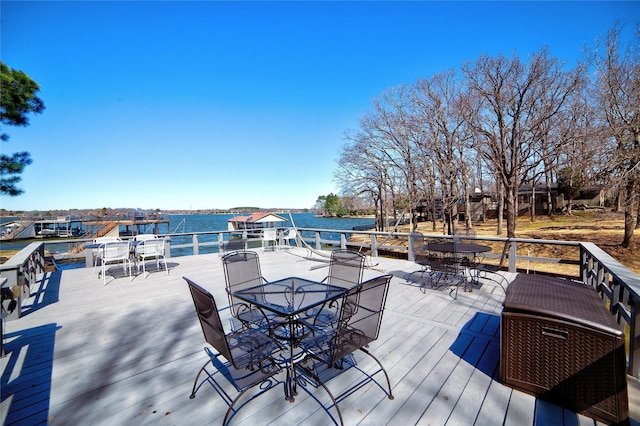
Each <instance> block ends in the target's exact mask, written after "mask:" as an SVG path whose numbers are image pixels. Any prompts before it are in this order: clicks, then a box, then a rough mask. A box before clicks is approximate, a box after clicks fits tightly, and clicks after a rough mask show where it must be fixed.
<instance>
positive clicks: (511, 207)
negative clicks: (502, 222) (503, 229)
mask: <svg viewBox="0 0 640 426" xmlns="http://www.w3.org/2000/svg"><path fill="white" fill-rule="evenodd" d="M506 192H507V238H515V236H516V221H517V219H518V202H517V201H518V199H517V194H515V192H516V188H509V189H507V191H506Z"/></svg>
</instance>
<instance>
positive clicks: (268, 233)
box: [260, 228, 278, 251]
mask: <svg viewBox="0 0 640 426" xmlns="http://www.w3.org/2000/svg"><path fill="white" fill-rule="evenodd" d="M260 238H261V239H262V251H266V250H267V247H269V246H271V247H272V249H273V250H276V249H277V248H278V230H277V229H276V228H265V229H264V230H263V231H262V236H261V237H260Z"/></svg>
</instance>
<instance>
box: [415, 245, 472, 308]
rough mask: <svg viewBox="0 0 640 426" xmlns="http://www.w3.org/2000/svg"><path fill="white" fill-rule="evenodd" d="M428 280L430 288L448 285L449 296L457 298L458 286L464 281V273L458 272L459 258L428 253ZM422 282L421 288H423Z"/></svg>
mask: <svg viewBox="0 0 640 426" xmlns="http://www.w3.org/2000/svg"><path fill="white" fill-rule="evenodd" d="M427 261H428V262H429V268H430V272H429V281H430V283H431V287H432V288H439V287H443V286H448V287H449V296H451V297H452V298H453V299H454V300H455V299H457V298H458V287H459V286H460V284H462V283H464V282H466V278H465V276H464V274H462V273H461V272H460V267H461V265H460V263H459V259H456V257H455V254H453V255H437V254H433V253H431V254H429V255H428V257H427ZM424 285H426V284H423V287H422V288H423V289H424V288H425V287H424Z"/></svg>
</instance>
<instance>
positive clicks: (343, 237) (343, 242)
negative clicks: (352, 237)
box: [340, 232, 347, 250]
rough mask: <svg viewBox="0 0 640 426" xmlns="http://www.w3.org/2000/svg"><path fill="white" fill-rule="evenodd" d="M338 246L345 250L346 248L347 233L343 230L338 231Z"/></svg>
mask: <svg viewBox="0 0 640 426" xmlns="http://www.w3.org/2000/svg"><path fill="white" fill-rule="evenodd" d="M340 248H341V249H342V250H345V249H346V248H347V234H345V233H344V232H341V233H340Z"/></svg>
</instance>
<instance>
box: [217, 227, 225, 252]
mask: <svg viewBox="0 0 640 426" xmlns="http://www.w3.org/2000/svg"><path fill="white" fill-rule="evenodd" d="M223 248H224V234H223V233H222V232H218V255H221V254H222V250H223Z"/></svg>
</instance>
